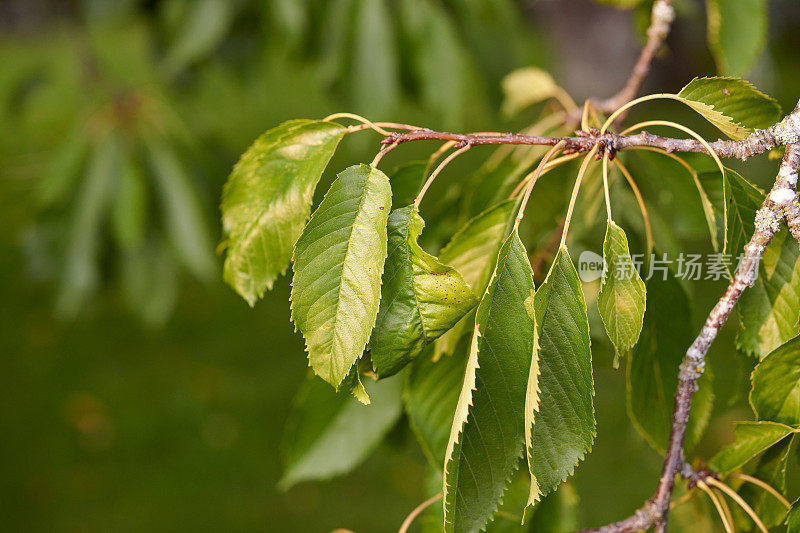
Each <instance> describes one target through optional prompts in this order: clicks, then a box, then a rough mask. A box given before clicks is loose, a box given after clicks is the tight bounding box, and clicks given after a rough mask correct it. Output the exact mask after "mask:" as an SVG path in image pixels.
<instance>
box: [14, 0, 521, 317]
mask: <svg viewBox="0 0 800 533" xmlns="http://www.w3.org/2000/svg"><path fill="white" fill-rule="evenodd" d="M78 14H79V15H80V17H81V18H83V19H84V21H83V22H82V23H81V24H80V25H77V24H76V25H74V27H66V28H64V29H62V30H58V31H56V30H51V31H49V32H48V38H47V39H40V40H36V41H35V42H31V40H30V38H28V37H25V36H20V37H18V38H16V39H8V40H4V42H3V43H1V44H0V59H2V62H3V65H4V69H3V75H2V76H0V116H2V117H3V120H4V124H6V127H5V128H4V129H3V132H0V141H1V142H0V146H1V148H0V161H2V163H3V167H4V169H6V171H7V173H8V174H9V176H13V177H14V178H15V179H14V180H8V181H7V182H5V183H4V184H3V185H4V191H5V193H8V194H3V196H4V199H6V202H4V204H3V207H4V209H5V210H7V211H9V212H18V213H19V217H20V218H22V219H23V223H25V224H26V226H27V227H26V230H25V235H24V236H23V242H24V245H25V250H26V252H27V255H28V256H29V257H30V258H31V271H32V272H33V273H34V274H35V276H36V277H37V278H39V279H42V280H48V281H53V282H54V283H55V284H56V285H57V287H58V289H57V296H56V308H57V311H58V312H59V314H60V315H61V316H63V317H74V316H76V315H77V314H79V313H80V312H81V311H83V310H85V309H86V307H88V306H90V305H91V304H92V302H93V301H94V297H95V296H96V293H97V292H98V290H100V289H101V288H103V287H104V286H106V285H111V286H113V287H114V288H115V289H116V290H118V291H119V293H120V295H121V300H122V301H123V302H124V303H125V304H127V307H128V308H129V309H130V311H131V312H132V313H134V314H135V315H138V317H139V318H140V319H142V320H143V321H144V322H145V323H147V324H151V325H158V324H161V323H163V322H164V321H165V320H166V319H167V318H168V317H169V315H170V314H171V312H172V310H173V308H174V306H175V304H176V300H177V297H178V296H179V294H180V287H181V283H182V279H185V278H186V276H185V274H189V276H190V277H192V278H194V279H196V280H199V281H201V282H210V281H212V280H215V279H216V278H217V276H216V273H217V271H218V264H217V259H216V258H215V257H214V241H215V237H216V236H215V235H214V232H213V231H212V229H211V226H210V224H209V223H208V221H209V220H210V219H211V218H212V217H213V216H214V215H213V213H214V207H213V202H211V201H210V198H212V197H215V196H216V195H217V194H218V189H217V187H218V185H219V184H218V183H217V182H216V181H215V180H213V179H211V177H210V176H211V175H212V174H214V172H213V171H214V169H215V167H219V168H223V167H224V166H227V165H228V164H229V161H230V160H231V159H232V158H233V157H234V156H235V154H236V153H237V152H238V150H239V147H240V146H241V144H242V143H243V142H246V140H248V139H250V138H252V135H253V132H254V131H256V130H255V128H260V124H263V123H264V122H265V121H266V122H269V121H272V120H275V118H276V116H277V114H278V113H285V112H286V111H287V109H286V108H279V107H280V106H279V105H278V106H277V107H278V108H279V109H278V108H276V104H275V102H276V101H278V102H280V101H286V100H296V101H297V103H295V104H292V105H290V106H289V109H291V108H292V107H294V108H296V109H298V110H299V109H304V110H307V109H308V108H309V104H308V102H309V101H317V102H319V103H320V105H324V106H325V107H329V106H332V105H333V103H332V102H330V101H328V100H329V99H330V98H331V96H330V95H334V98H336V99H338V101H339V104H338V105H341V104H342V103H347V104H348V105H351V106H353V107H354V108H356V109H361V110H365V111H368V112H370V113H376V114H386V113H389V112H391V111H392V110H394V109H398V108H403V109H404V110H406V111H411V112H413V111H414V110H415V106H416V104H414V105H411V104H410V102H411V101H414V102H421V107H424V108H425V109H426V111H427V112H429V113H432V114H433V116H436V117H438V118H437V119H438V120H439V121H440V122H441V123H442V124H447V125H449V126H451V127H459V126H462V125H463V124H464V123H465V121H466V119H467V116H468V115H467V114H468V112H469V113H473V112H474V111H475V109H476V108H480V107H481V101H482V99H481V98H480V96H483V97H487V98H488V96H489V92H490V91H489V90H488V89H487V88H488V87H493V86H494V85H495V82H496V81H497V79H498V78H499V76H500V75H501V73H503V72H505V71H507V70H509V69H510V68H513V67H514V66H516V65H519V64H522V63H526V62H529V61H531V60H532V57H531V56H530V52H527V51H530V50H535V49H536V47H535V46H532V44H531V42H530V39H531V38H530V34H529V32H527V31H526V29H525V28H524V24H523V22H522V19H521V18H520V17H519V16H518V15H519V10H518V7H517V6H515V5H514V4H513V2H511V1H510V0H503V1H500V2H493V3H492V5H491V6H483V3H482V2H466V3H465V5H464V6H460V7H459V8H458V9H455V6H453V5H444V4H441V3H439V2H435V1H431V0H405V1H403V2H385V1H381V2H374V1H371V0H369V1H367V0H351V1H330V0H309V1H303V2H296V1H294V0H288V1H287V0H282V1H275V2H252V1H249V0H235V1H229V0H200V1H197V2H195V1H189V0H164V1H161V2H158V3H156V4H154V5H152V6H149V7H143V6H142V5H141V3H140V2H133V1H119V2H116V1H115V2H108V1H104V0H92V1H86V2H83V3H82V4H81V7H80V9H79V13H78ZM253 21H257V23H256V24H253ZM430 39H433V40H434V42H430ZM498 40H501V41H502V42H508V43H511V46H512V48H513V49H514V50H515V51H514V52H513V53H504V54H503V55H499V54H497V53H495V52H491V51H492V50H497V49H498V47H497V46H487V45H486V43H487V42H497V41H498ZM429 46H433V49H435V50H436V54H430V53H428V52H427V51H426V50H428V48H429ZM401 50H403V51H411V52H409V53H406V52H404V53H401ZM481 51H483V52H482V53H481ZM412 52H413V53H412ZM473 52H477V53H473ZM442 65H444V66H445V67H446V69H445V70H442V68H440V67H441V66H442ZM290 70H291V71H292V72H296V71H303V72H305V74H303V77H305V78H307V80H306V82H305V83H304V84H303V90H302V91H293V90H292V89H287V90H286V92H287V93H293V96H282V95H281V94H280V90H281V89H280V88H278V89H273V90H272V94H271V95H270V96H271V97H270V98H265V93H264V88H265V87H276V86H280V84H281V83H283V82H284V79H285V77H286V73H287V72H288V71H290ZM478 71H482V72H484V73H485V75H484V76H483V77H482V78H479V77H478V76H477V75H476V72H478ZM298 76H299V75H298ZM366 79H369V80H370V83H365V82H364V80H366ZM312 87H315V88H316V89H314V90H312V89H311V88H312ZM367 87H368V88H369V89H368V90H367V89H365V88H367ZM467 94H471V95H472V97H471V103H472V106H467V105H466V104H465V102H466V101H465V98H466V95H467ZM442 95H448V96H447V97H446V98H443V97H442ZM459 95H460V96H459ZM476 95H478V97H476ZM281 99H282V100H281ZM417 112H418V111H417ZM41 154H45V155H46V157H44V158H43V157H42V156H41ZM209 169H210V170H211V172H209ZM219 174H221V172H219ZM12 184H19V188H20V191H17V190H13V191H12V189H10V186H11V185H12ZM12 192H13V194H12ZM17 192H19V194H17Z"/></svg>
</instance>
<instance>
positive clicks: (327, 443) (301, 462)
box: [279, 378, 402, 489]
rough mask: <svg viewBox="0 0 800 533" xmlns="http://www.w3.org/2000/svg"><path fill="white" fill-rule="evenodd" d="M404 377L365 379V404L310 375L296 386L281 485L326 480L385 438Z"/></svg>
mask: <svg viewBox="0 0 800 533" xmlns="http://www.w3.org/2000/svg"><path fill="white" fill-rule="evenodd" d="M401 387H402V380H400V379H387V380H381V381H379V382H375V381H372V380H369V382H368V383H367V387H366V388H367V390H368V391H369V395H370V397H371V398H372V403H370V405H369V406H366V405H362V404H361V403H358V402H357V401H355V400H354V399H353V398H351V397H350V394H349V392H348V391H344V390H343V391H339V392H338V393H337V392H334V391H333V390H332V389H331V388H330V387H329V386H328V385H326V384H325V383H324V382H323V381H322V380H321V379H318V378H312V379H310V380H308V381H307V382H306V383H305V384H304V386H303V387H302V388H301V389H300V392H299V393H298V394H297V397H296V398H295V403H294V407H293V408H292V412H291V414H290V416H289V422H288V423H287V427H286V431H285V434H284V437H283V442H282V448H283V452H284V471H283V477H282V478H281V480H280V483H279V486H280V487H281V488H282V489H288V488H289V487H291V486H292V485H295V484H297V483H299V482H301V481H308V480H319V479H330V478H332V477H334V476H337V475H341V474H345V473H347V472H349V471H350V470H352V469H353V468H355V467H356V466H358V464H359V463H361V461H363V460H364V459H365V458H366V457H367V456H368V455H369V454H370V452H372V450H374V449H375V447H376V446H377V445H378V443H380V441H381V440H383V438H384V436H385V435H386V433H387V432H388V431H389V430H390V429H391V428H392V426H394V424H395V423H396V422H397V420H398V419H399V417H400V413H401V399H400V396H401Z"/></svg>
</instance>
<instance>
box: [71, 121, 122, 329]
mask: <svg viewBox="0 0 800 533" xmlns="http://www.w3.org/2000/svg"><path fill="white" fill-rule="evenodd" d="M122 150H123V148H122V143H121V141H120V139H119V138H118V137H117V136H115V135H109V136H107V137H105V138H103V139H101V140H99V141H98V142H97V143H96V144H95V146H94V147H93V148H92V153H91V155H90V159H89V164H88V168H87V170H86V176H85V178H84V180H83V183H82V184H81V186H80V189H79V190H78V195H77V200H76V202H75V206H74V209H73V211H72V220H71V221H70V226H69V231H68V234H67V242H66V250H67V251H66V257H65V258H64V267H63V274H62V278H61V282H60V287H59V291H58V296H57V299H56V309H57V311H58V312H59V313H60V314H62V315H64V316H66V317H73V316H75V315H76V314H77V313H78V312H79V311H80V308H81V307H82V306H83V305H84V304H85V303H86V300H87V299H88V298H89V296H90V295H91V294H92V293H93V292H94V291H95V290H96V289H97V286H98V284H99V283H100V271H99V264H98V261H99V253H100V239H101V233H102V230H103V227H102V223H103V220H104V218H105V216H106V209H107V207H108V205H109V203H110V200H111V195H112V192H113V190H114V185H115V184H116V181H117V176H118V174H119V170H120V167H121V165H122V157H123V155H122Z"/></svg>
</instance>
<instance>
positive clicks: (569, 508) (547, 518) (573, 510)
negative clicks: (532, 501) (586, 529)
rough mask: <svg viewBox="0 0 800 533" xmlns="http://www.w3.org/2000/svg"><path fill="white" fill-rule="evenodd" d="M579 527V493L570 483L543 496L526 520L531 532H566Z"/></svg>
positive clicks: (528, 529)
mask: <svg viewBox="0 0 800 533" xmlns="http://www.w3.org/2000/svg"><path fill="white" fill-rule="evenodd" d="M578 527H579V526H578V493H577V491H576V490H575V488H574V487H573V486H572V485H571V484H569V483H562V484H561V486H560V487H558V490H556V491H555V492H551V493H550V494H548V495H547V496H545V497H544V498H542V501H540V502H539V503H538V504H537V505H536V507H534V508H533V516H531V517H530V518H529V519H526V520H525V531H530V532H531V533H564V532H565V531H576V530H577V529H578Z"/></svg>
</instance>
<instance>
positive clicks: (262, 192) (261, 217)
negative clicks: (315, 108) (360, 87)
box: [221, 120, 345, 306]
mask: <svg viewBox="0 0 800 533" xmlns="http://www.w3.org/2000/svg"><path fill="white" fill-rule="evenodd" d="M344 133H345V128H343V127H342V126H339V125H338V124H333V123H330V122H319V121H312V120H293V121H290V122H284V123H283V124H281V125H280V126H278V127H276V128H273V129H271V130H269V131H267V132H266V133H264V134H263V135H261V137H259V138H258V139H257V140H256V142H254V143H253V145H252V146H251V147H250V148H248V149H247V151H246V152H245V153H244V154H243V155H242V157H241V158H240V159H239V162H238V163H236V166H235V167H233V172H231V175H230V177H229V178H228V182H227V183H226V184H225V188H224V190H223V194H222V208H221V209H222V227H223V233H224V237H225V238H226V239H227V241H228V253H227V257H226V258H225V271H224V277H225V281H226V282H227V283H228V284H229V285H230V286H231V287H233V288H234V289H235V290H236V292H238V293H239V294H240V295H242V297H243V298H244V299H245V300H247V302H248V303H249V304H250V305H251V306H252V305H253V304H255V302H256V300H258V299H259V298H261V297H262V296H263V295H264V292H265V291H266V290H267V289H271V288H272V283H273V282H274V281H275V279H276V278H277V277H278V276H279V275H281V274H283V272H285V271H286V267H288V266H289V261H290V259H291V257H292V248H293V246H294V244H295V242H296V241H297V238H298V237H299V236H300V233H301V232H302V231H303V226H304V225H305V223H306V220H308V214H309V212H310V211H311V202H312V200H313V197H314V189H315V188H316V186H317V183H318V182H319V179H320V176H321V175H322V171H323V170H325V167H326V166H327V165H328V161H329V160H330V158H331V156H332V155H333V152H334V150H336V146H337V145H338V144H339V141H340V140H341V138H342V136H343V135H344Z"/></svg>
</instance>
